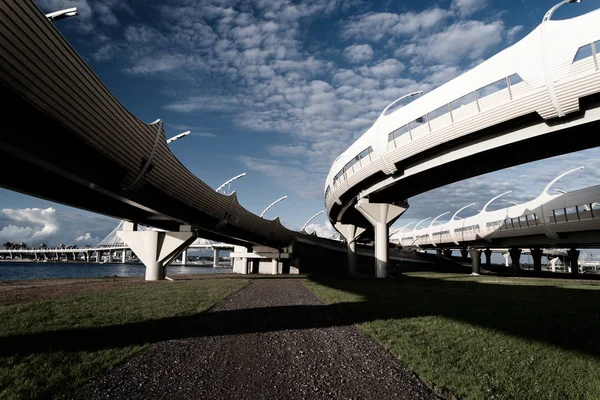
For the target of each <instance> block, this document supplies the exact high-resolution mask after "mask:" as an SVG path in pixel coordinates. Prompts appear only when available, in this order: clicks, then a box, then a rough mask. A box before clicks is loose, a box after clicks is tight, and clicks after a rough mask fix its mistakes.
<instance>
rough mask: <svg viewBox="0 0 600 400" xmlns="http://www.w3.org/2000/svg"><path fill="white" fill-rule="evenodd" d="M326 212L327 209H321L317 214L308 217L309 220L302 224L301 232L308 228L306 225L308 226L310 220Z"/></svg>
mask: <svg viewBox="0 0 600 400" xmlns="http://www.w3.org/2000/svg"><path fill="white" fill-rule="evenodd" d="M324 212H325V210H323V211H319V212H318V213H316V214H315V215H313V216H312V217H310V218H309V219H308V221H306V222H305V223H304V225H303V226H302V229H300V232H304V230H305V229H306V227H307V226H308V224H309V223H310V221H312V220H313V219H315V218H317V217H318V216H319V215H321V214H323V213H324Z"/></svg>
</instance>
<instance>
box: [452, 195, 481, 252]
mask: <svg viewBox="0 0 600 400" xmlns="http://www.w3.org/2000/svg"><path fill="white" fill-rule="evenodd" d="M475 204H477V203H471V204H467V205H466V206H464V207H463V208H461V209H460V210H458V211H457V212H455V213H454V215H453V216H452V218H450V222H449V224H450V234H451V235H452V241H453V242H454V244H456V245H457V246H460V244H459V243H458V241H457V240H456V236H455V234H454V224H453V223H452V222H454V218H456V216H457V215H458V213H460V212H461V211H462V210H464V209H466V208H469V207H473V206H474V205H475Z"/></svg>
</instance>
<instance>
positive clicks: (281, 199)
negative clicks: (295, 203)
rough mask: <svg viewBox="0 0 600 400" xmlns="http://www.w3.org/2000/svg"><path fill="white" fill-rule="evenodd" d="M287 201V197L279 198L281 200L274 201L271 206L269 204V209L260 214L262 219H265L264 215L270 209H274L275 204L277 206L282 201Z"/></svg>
mask: <svg viewBox="0 0 600 400" xmlns="http://www.w3.org/2000/svg"><path fill="white" fill-rule="evenodd" d="M285 199H287V196H283V197H281V198H279V199H277V200H275V201H274V202H272V203H271V204H269V206H268V207H267V208H265V209H264V210H263V212H262V213H260V217H261V218H262V217H263V216H264V215H265V214H266V213H267V211H269V209H270V208H271V207H273V206H274V205H275V204H277V203H279V202H280V201H283V200H285Z"/></svg>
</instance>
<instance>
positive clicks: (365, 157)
mask: <svg viewBox="0 0 600 400" xmlns="http://www.w3.org/2000/svg"><path fill="white" fill-rule="evenodd" d="M371 153H373V147H371V146H369V147H367V148H366V149H364V150H363V151H361V152H360V153H359V154H358V155H357V156H355V157H354V158H352V159H351V160H350V161H348V163H347V164H346V165H344V168H342V169H341V170H340V171H339V172H338V173H337V174H335V176H334V177H333V187H334V188H335V187H337V185H338V184H340V183H341V180H342V178H344V180H345V179H347V177H348V173H349V172H352V173H354V171H355V170H357V169H360V168H362V166H363V163H367V162H370V161H371Z"/></svg>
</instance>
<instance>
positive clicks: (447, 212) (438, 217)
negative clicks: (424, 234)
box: [428, 211, 450, 247]
mask: <svg viewBox="0 0 600 400" xmlns="http://www.w3.org/2000/svg"><path fill="white" fill-rule="evenodd" d="M448 214H450V211H446V212H445V213H442V214H440V215H438V216H437V217H435V218H434V219H433V221H431V223H430V224H429V233H428V235H429V240H430V241H431V244H432V245H433V247H437V245H436V244H435V243H434V242H433V224H434V223H435V222H436V221H437V220H438V219H440V218H442V217H443V216H444V215H448ZM442 227H443V224H442ZM440 240H441V237H440Z"/></svg>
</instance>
